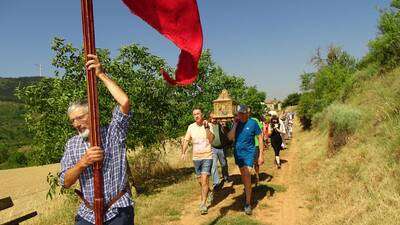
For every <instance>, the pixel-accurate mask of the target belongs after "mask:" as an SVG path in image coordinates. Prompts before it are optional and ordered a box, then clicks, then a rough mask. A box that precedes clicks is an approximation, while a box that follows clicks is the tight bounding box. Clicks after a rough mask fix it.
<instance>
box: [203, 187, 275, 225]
mask: <svg viewBox="0 0 400 225" xmlns="http://www.w3.org/2000/svg"><path fill="white" fill-rule="evenodd" d="M232 190H233V192H232ZM234 192H235V190H234V189H233V187H232V186H231V187H224V188H223V189H222V190H221V193H222V194H221V195H222V197H224V196H227V195H229V194H231V193H234ZM275 192H276V190H275V189H274V188H273V187H270V186H268V185H265V184H262V185H258V186H257V187H254V188H253V197H252V198H253V203H252V208H253V209H254V208H256V207H257V205H258V203H259V202H260V201H261V200H262V199H264V198H265V197H266V196H268V197H272V196H273V195H274V194H275ZM217 196H218V195H217ZM217 198H219V197H217ZM225 198H226V197H225ZM233 199H234V202H233V203H232V204H231V205H228V206H225V207H222V208H220V210H219V211H220V215H219V216H218V217H217V218H215V219H214V220H213V221H211V222H210V223H209V225H215V224H217V223H218V221H219V220H221V219H222V218H224V217H225V216H226V215H227V213H228V212H229V211H238V212H242V211H243V208H244V202H245V195H244V193H242V194H241V195H239V196H237V197H235V198H233ZM220 201H222V200H220ZM216 204H218V203H216ZM243 213H244V212H243Z"/></svg>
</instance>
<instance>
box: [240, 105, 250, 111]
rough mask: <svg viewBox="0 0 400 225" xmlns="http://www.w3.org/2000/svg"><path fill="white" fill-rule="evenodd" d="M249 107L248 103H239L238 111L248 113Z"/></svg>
mask: <svg viewBox="0 0 400 225" xmlns="http://www.w3.org/2000/svg"><path fill="white" fill-rule="evenodd" d="M248 110H249V108H248V107H247V106H246V105H238V107H237V112H240V113H248V112H249V111H248Z"/></svg>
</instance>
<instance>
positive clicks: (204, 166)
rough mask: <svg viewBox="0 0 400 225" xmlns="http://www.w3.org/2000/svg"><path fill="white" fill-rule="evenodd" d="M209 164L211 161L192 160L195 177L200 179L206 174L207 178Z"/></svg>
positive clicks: (209, 168) (209, 169)
mask: <svg viewBox="0 0 400 225" xmlns="http://www.w3.org/2000/svg"><path fill="white" fill-rule="evenodd" d="M211 164H212V159H199V160H193V165H194V172H195V173H196V176H197V177H200V176H201V174H207V176H209V175H210V171H211Z"/></svg>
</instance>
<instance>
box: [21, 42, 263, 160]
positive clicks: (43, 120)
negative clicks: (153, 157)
mask: <svg viewBox="0 0 400 225" xmlns="http://www.w3.org/2000/svg"><path fill="white" fill-rule="evenodd" d="M52 50H53V51H54V52H55V56H54V59H53V61H52V64H53V65H54V66H55V67H56V68H57V71H55V75H56V77H55V78H46V79H43V80H41V81H40V82H38V83H37V84H35V85H32V86H28V87H25V88H20V89H18V90H17V95H18V97H19V99H20V100H21V101H23V102H24V103H25V104H26V107H27V108H26V110H27V113H26V114H25V118H26V121H27V123H28V127H29V129H30V130H31V131H32V133H33V134H34V137H35V138H34V144H33V154H32V158H31V160H33V162H34V164H47V163H53V162H58V161H59V160H60V158H61V156H62V154H63V150H64V145H65V143H66V141H67V139H68V138H70V137H71V136H72V135H74V133H75V131H74V130H73V129H72V127H71V125H70V124H69V121H68V118H67V115H66V109H67V107H68V104H69V103H70V102H71V101H75V100H82V99H85V98H86V78H85V77H86V76H85V68H84V58H83V55H82V49H78V48H75V47H73V46H72V45H71V44H69V43H66V42H65V41H64V40H63V39H61V38H55V39H54V41H53V43H52ZM97 54H98V55H99V57H100V59H101V62H102V65H103V67H104V69H105V71H106V72H107V74H108V75H109V76H110V77H111V78H112V79H113V80H114V81H116V82H117V83H118V84H119V85H120V86H121V87H122V89H124V90H125V91H126V92H127V94H128V95H129V97H130V100H131V105H132V110H133V118H132V119H131V121H130V127H129V131H128V138H127V144H128V147H129V148H133V149H134V148H135V147H138V146H144V147H146V148H149V149H150V148H151V147H152V146H155V145H159V144H162V143H163V142H164V141H165V140H167V139H171V138H177V137H179V136H180V135H182V134H183V132H184V131H185V129H186V128H187V126H188V124H189V123H191V122H192V121H193V119H192V115H191V113H192V108H193V107H194V106H202V107H203V108H204V109H205V111H206V112H210V111H211V109H212V100H214V99H216V98H217V97H218V95H219V93H220V92H221V91H222V90H223V89H227V90H228V91H229V92H230V93H231V95H232V96H233V98H234V99H236V100H237V101H239V102H241V103H245V104H248V105H250V106H251V107H253V109H255V110H256V111H260V112H261V111H263V110H264V109H263V108H262V107H263V106H262V105H261V102H263V101H264V99H265V93H263V92H259V91H258V90H257V89H256V88H255V87H248V86H246V84H245V81H244V79H243V78H239V77H235V76H229V75H227V74H226V73H225V72H224V71H223V70H222V69H221V68H220V67H219V66H217V65H215V63H214V62H213V60H212V58H211V53H210V51H209V50H207V51H204V53H203V55H202V57H201V59H200V62H199V71H200V72H199V78H198V80H197V82H196V83H194V84H193V85H192V86H189V87H171V86H168V85H167V84H166V83H165V82H164V80H163V79H162V77H161V76H160V73H159V69H160V68H164V69H165V70H167V71H169V72H173V71H172V68H170V67H169V66H168V65H166V63H165V60H163V59H161V58H159V57H157V56H154V55H152V54H150V53H149V50H148V49H147V48H145V47H141V46H138V45H136V44H132V45H127V46H123V47H121V48H120V50H119V54H118V55H117V56H116V57H115V58H111V57H110V52H109V51H108V50H107V49H97ZM98 95H99V111H100V115H101V116H100V124H101V125H105V124H107V123H108V122H109V120H110V118H111V112H112V108H113V107H115V104H116V103H115V102H114V100H113V98H112V97H111V95H110V94H109V92H108V91H107V89H106V88H105V86H104V85H103V84H101V82H99V83H98Z"/></svg>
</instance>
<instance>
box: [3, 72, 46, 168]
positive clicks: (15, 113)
mask: <svg viewBox="0 0 400 225" xmlns="http://www.w3.org/2000/svg"><path fill="white" fill-rule="evenodd" d="M40 79H42V78H41V77H18V78H0V169H7V168H14V167H21V166H25V165H26V164H27V161H28V160H27V158H26V153H27V152H28V151H29V149H30V146H29V145H30V144H31V143H32V135H31V134H30V133H29V131H28V128H27V125H26V123H25V120H24V116H23V115H24V113H25V109H24V106H23V104H21V103H19V101H18V99H17V97H16V96H15V95H14V91H15V88H17V87H25V86H28V85H31V84H34V83H36V82H38V81H39V80H40Z"/></svg>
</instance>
